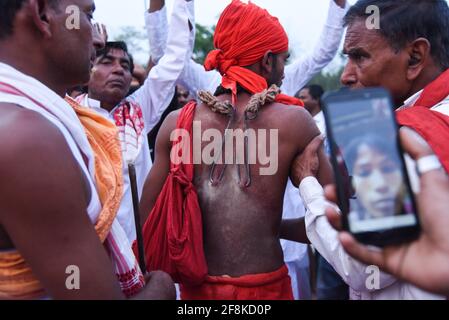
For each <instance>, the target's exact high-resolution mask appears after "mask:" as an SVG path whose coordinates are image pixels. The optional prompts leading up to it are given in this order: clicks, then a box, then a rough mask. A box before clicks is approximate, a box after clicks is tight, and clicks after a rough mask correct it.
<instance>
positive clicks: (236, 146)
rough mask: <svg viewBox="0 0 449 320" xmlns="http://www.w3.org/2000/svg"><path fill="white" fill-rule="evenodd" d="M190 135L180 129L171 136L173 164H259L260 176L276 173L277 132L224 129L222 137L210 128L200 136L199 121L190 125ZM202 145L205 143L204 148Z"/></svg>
mask: <svg viewBox="0 0 449 320" xmlns="http://www.w3.org/2000/svg"><path fill="white" fill-rule="evenodd" d="M192 131H193V133H192V134H193V136H190V133H189V131H187V130H184V129H175V130H173V132H172V133H171V135H170V141H172V142H178V143H177V144H176V146H175V147H174V148H172V150H171V153H170V160H171V162H172V163H173V164H175V165H179V164H181V163H182V164H196V165H199V164H205V165H212V164H214V163H215V164H228V165H231V164H237V165H243V164H245V163H247V164H250V165H254V164H260V165H261V167H260V169H259V174H260V175H261V176H272V175H275V174H276V173H277V171H278V167H279V130H278V129H270V130H268V129H258V130H255V129H247V130H245V131H244V130H242V129H227V130H225V132H224V134H222V132H221V131H220V130H217V129H214V128H211V129H206V130H204V132H202V129H201V121H193V130H192ZM203 143H206V145H205V146H204V147H203ZM192 144H193V145H192ZM191 148H193V157H191V156H190V150H191ZM245 161H246V162H245Z"/></svg>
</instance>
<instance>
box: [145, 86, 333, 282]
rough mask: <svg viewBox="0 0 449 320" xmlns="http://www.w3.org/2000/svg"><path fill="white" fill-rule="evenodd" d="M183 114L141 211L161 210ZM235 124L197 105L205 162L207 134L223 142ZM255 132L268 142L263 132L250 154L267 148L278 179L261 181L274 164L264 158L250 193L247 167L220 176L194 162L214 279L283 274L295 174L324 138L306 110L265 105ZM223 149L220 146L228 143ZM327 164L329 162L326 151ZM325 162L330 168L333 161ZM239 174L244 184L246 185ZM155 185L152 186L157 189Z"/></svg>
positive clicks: (171, 121)
mask: <svg viewBox="0 0 449 320" xmlns="http://www.w3.org/2000/svg"><path fill="white" fill-rule="evenodd" d="M250 97H251V96H250V95H249V94H248V93H242V94H239V96H238V99H237V101H238V102H237V105H236V108H235V109H236V113H235V117H234V120H233V121H232V125H231V128H232V129H242V130H243V129H244V110H245V108H246V106H247V104H248V102H249V100H250ZM218 100H220V101H225V100H227V101H230V100H231V96H230V95H228V94H225V95H221V96H219V97H218ZM179 114H180V111H176V112H173V113H172V114H170V115H169V116H168V118H167V120H166V121H165V122H164V124H163V126H162V128H161V131H160V133H159V136H158V139H157V142H156V159H155V164H154V167H153V169H152V171H151V173H150V175H149V177H148V179H147V186H146V187H145V189H144V195H143V197H142V202H141V205H142V208H152V207H153V206H154V203H155V201H156V198H157V195H158V193H159V191H160V190H161V188H162V184H163V182H164V181H165V178H166V176H167V172H168V171H169V161H170V160H169V159H170V149H171V144H172V143H171V141H170V134H171V133H172V132H173V130H174V129H175V127H176V121H177V118H178V116H179ZM228 121H229V118H228V117H226V116H224V115H222V114H219V113H215V112H213V111H212V110H211V109H210V108H209V107H208V106H206V105H205V104H198V106H197V108H196V111H195V117H194V128H195V127H199V124H200V125H201V137H203V142H202V144H201V154H202V155H203V160H204V156H205V155H206V156H207V154H208V153H209V152H210V148H209V147H210V142H204V141H208V138H206V135H207V134H206V135H205V132H206V131H208V130H210V129H216V130H218V131H219V132H220V133H221V135H222V136H224V132H225V129H226V128H227V126H228ZM248 129H249V130H255V132H256V136H257V139H258V140H261V141H263V140H264V136H263V133H262V134H261V133H260V132H262V131H264V132H265V133H266V141H267V142H266V143H265V144H264V143H259V144H258V145H255V144H252V145H250V146H249V150H251V151H255V154H260V153H259V152H260V149H266V152H267V156H268V157H271V158H272V160H273V161H277V170H275V172H274V173H273V174H270V175H261V174H260V169H261V168H264V167H268V165H262V164H261V162H260V161H259V159H257V161H256V163H255V164H253V165H250V175H251V184H250V185H249V186H248V187H245V186H243V185H242V184H244V182H245V181H246V178H245V176H246V174H245V168H244V166H243V165H236V164H235V161H234V162H233V163H234V164H228V165H226V167H224V165H220V164H219V165H217V166H216V168H215V169H214V170H213V165H211V164H205V163H204V162H203V161H202V162H201V164H197V163H195V167H194V168H195V175H194V181H193V184H194V185H195V187H196V189H197V193H198V198H199V203H200V207H201V212H202V217H203V233H204V234H203V237H204V250H205V255H206V260H207V265H208V268H209V275H216V276H222V275H228V276H232V277H238V276H241V275H246V274H259V273H266V272H272V271H274V270H277V269H279V268H280V267H281V266H282V265H283V264H284V259H283V253H282V248H281V245H280V241H279V233H280V226H281V218H282V204H283V197H284V191H285V188H286V184H287V179H288V178H289V174H290V167H291V164H292V162H293V160H294V159H295V157H296V156H297V155H298V154H299V153H301V151H302V150H303V149H304V148H305V146H307V144H308V143H309V142H310V141H311V140H312V139H313V138H314V137H316V136H317V135H319V130H318V128H317V127H316V125H315V123H314V122H313V120H312V118H311V117H310V115H309V114H308V113H307V111H306V110H305V109H303V108H301V107H298V106H287V105H283V104H279V103H270V104H267V105H265V106H262V107H261V109H260V111H259V113H258V115H257V117H256V118H255V119H254V120H250V121H248ZM270 130H276V131H277V132H278V137H277V139H273V140H274V141H270ZM196 134H197V133H193V135H194V139H195V138H198V137H199V135H196ZM273 143H277V144H278V149H277V152H275V153H276V154H271V155H270V144H273ZM194 144H195V142H194ZM208 146H209V147H208ZM218 146H220V147H221V144H218ZM237 146H238V144H237V143H234V144H233V149H232V155H231V158H233V159H236V158H237V157H238V156H239V152H240V151H241V149H237ZM222 150H223V162H224V157H225V156H227V157H229V154H227V155H226V154H225V153H226V152H228V149H226V148H225V147H223V149H222ZM274 150H276V148H275V149H274ZM194 152H195V151H194ZM264 152H265V150H264ZM320 157H321V158H322V159H324V158H325V155H324V153H323V152H321V155H320ZM323 163H326V164H328V163H327V162H326V161H323ZM238 167H240V172H241V180H242V181H243V183H240V184H239V175H238ZM223 169H225V170H224V171H223ZM211 170H213V171H214V173H215V176H218V175H220V173H221V172H223V178H222V179H221V181H219V182H218V181H216V183H212V182H211V176H210V175H211ZM329 170H330V168H329V167H327V166H326V165H324V166H323V167H322V168H321V172H320V175H321V176H322V177H324V176H325V175H326V174H328V173H329V172H330V171H329ZM215 180H217V179H215ZM148 181H151V184H150V183H148ZM150 185H151V187H149V186H150ZM298 196H299V195H298ZM144 210H146V211H147V212H146V213H145V214H148V210H147V209H144ZM298 232H299V231H298Z"/></svg>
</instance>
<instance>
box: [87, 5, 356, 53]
mask: <svg viewBox="0 0 449 320" xmlns="http://www.w3.org/2000/svg"><path fill="white" fill-rule="evenodd" d="M194 1H195V11H196V21H197V23H199V24H202V25H206V26H212V25H214V24H216V23H217V20H218V17H219V15H220V13H221V12H222V11H223V9H224V8H225V7H226V6H227V5H228V4H229V3H230V2H231V1H230V0H194ZM330 1H333V0H253V2H254V3H255V4H257V5H259V6H261V7H263V8H266V9H267V10H268V11H269V12H270V13H271V14H273V15H274V16H277V17H278V18H279V20H280V21H281V23H282V25H283V26H284V28H285V29H286V31H287V33H288V35H289V38H290V47H291V49H292V51H293V53H294V55H296V56H298V55H301V54H304V53H306V52H310V50H312V49H313V45H314V44H315V43H316V41H317V39H318V38H319V35H320V33H321V28H322V26H323V24H324V22H325V21H326V16H327V12H328V7H329V2H330ZM354 1H355V0H349V2H350V3H354ZM95 3H96V6H97V10H96V12H95V19H96V20H97V21H100V22H102V23H105V24H106V25H107V26H108V29H109V33H110V35H111V39H113V38H114V35H115V34H117V33H118V32H119V31H120V28H121V27H124V26H134V27H137V28H141V29H142V30H143V29H144V19H143V13H144V11H145V3H149V0H125V1H124V0H95ZM166 5H167V8H168V10H169V12H170V11H171V7H172V5H173V0H166ZM138 60H139V59H138Z"/></svg>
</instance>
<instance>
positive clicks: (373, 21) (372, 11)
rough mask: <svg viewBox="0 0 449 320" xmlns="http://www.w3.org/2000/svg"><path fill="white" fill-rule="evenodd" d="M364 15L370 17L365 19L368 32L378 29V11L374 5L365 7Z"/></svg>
mask: <svg viewBox="0 0 449 320" xmlns="http://www.w3.org/2000/svg"><path fill="white" fill-rule="evenodd" d="M365 13H366V14H369V15H370V16H369V17H368V18H367V19H366V21H365V25H366V28H367V29H368V30H379V29H380V9H379V7H378V6H376V5H371V6H368V7H366V11H365Z"/></svg>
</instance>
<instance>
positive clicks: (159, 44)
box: [145, 0, 168, 64]
mask: <svg viewBox="0 0 449 320" xmlns="http://www.w3.org/2000/svg"><path fill="white" fill-rule="evenodd" d="M145 26H146V29H147V35H148V40H149V42H150V56H151V60H152V61H153V63H154V64H157V63H158V62H159V60H160V59H161V58H162V56H163V55H164V52H165V48H166V46H167V38H168V20H167V7H166V6H165V0H150V6H149V9H148V11H147V12H145Z"/></svg>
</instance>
